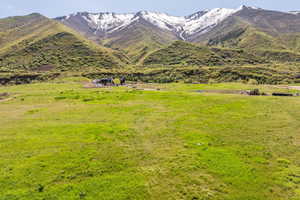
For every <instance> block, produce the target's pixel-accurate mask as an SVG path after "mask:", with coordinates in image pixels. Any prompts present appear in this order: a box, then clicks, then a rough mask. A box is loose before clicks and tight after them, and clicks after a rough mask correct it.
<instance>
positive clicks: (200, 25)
mask: <svg viewBox="0 0 300 200" xmlns="http://www.w3.org/2000/svg"><path fill="white" fill-rule="evenodd" d="M243 8H244V7H240V8H238V9H227V8H215V9H212V10H204V11H200V12H197V13H194V14H192V15H189V16H185V17H177V16H172V15H168V14H166V13H160V12H149V11H140V12H138V13H128V14H116V13H77V14H72V15H69V16H66V17H60V18H58V20H60V21H63V22H65V21H69V20H72V19H73V18H75V17H81V18H82V19H83V20H84V21H86V23H87V24H88V26H89V27H90V28H91V29H93V30H94V34H98V33H100V32H101V33H105V34H110V33H113V32H115V31H119V30H122V29H124V28H126V27H127V26H129V25H130V24H132V23H133V22H135V21H137V20H139V19H143V20H145V21H147V22H149V23H150V24H152V25H154V26H156V27H158V28H160V29H162V30H166V31H171V32H174V33H175V34H177V35H178V37H179V38H181V39H183V40H185V37H188V36H190V35H192V34H195V33H197V34H203V33H205V32H207V31H209V30H211V29H212V28H213V27H215V26H216V25H218V24H219V23H220V22H222V21H223V20H225V19H226V18H227V17H229V16H231V15H233V14H234V13H236V12H238V11H240V10H241V9H243Z"/></svg>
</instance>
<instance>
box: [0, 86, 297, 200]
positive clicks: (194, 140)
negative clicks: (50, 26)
mask: <svg viewBox="0 0 300 200" xmlns="http://www.w3.org/2000/svg"><path fill="white" fill-rule="evenodd" d="M141 87H142V86H141V85H140V86H138V88H141ZM138 88H130V87H111V88H90V89H86V88H83V87H82V82H80V81H78V82H76V81H74V80H72V81H60V82H51V83H38V84H29V85H18V86H7V87H0V93H4V92H8V93H17V94H18V96H17V97H16V98H14V99H12V100H10V101H5V102H0V117H1V121H0V127H1V129H0V151H1V154H0V166H1V167H0V188H1V190H0V199H22V200H26V199H28V200H32V199H49V200H50V199H100V200H101V199H105V200H108V199H111V200H116V199H118V200H121V199H153V200H156V199H187V200H192V199H194V200H196V199H199V200H200V199H212V200H223V199H225V200H226V199H227V200H233V199H234V200H250V199H251V200H254V199H255V200H274V199H276V200H298V199H300V189H299V183H300V178H299V177H300V159H299V158H300V120H299V119H300V98H299V97H294V98H282V97H273V96H247V95H236V94H218V93H196V92H195V91H197V90H251V89H255V88H259V89H260V90H261V91H264V92H269V93H272V92H287V91H288V90H287V89H282V88H274V87H272V86H263V85H262V86H260V85H259V86H249V85H243V84H237V83H227V84H208V85H204V84H203V85H193V84H152V85H151V86H149V87H147V85H144V86H143V88H159V89H160V90H155V91H154V90H153V91H152V90H139V89H138Z"/></svg>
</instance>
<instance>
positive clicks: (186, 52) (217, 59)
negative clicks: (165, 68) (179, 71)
mask: <svg viewBox="0 0 300 200" xmlns="http://www.w3.org/2000/svg"><path fill="white" fill-rule="evenodd" d="M263 62H265V61H264V60H263V59H261V58H259V57H257V56H255V55H253V54H250V53H247V52H246V51H243V50H236V49H224V48H210V47H206V46H198V45H195V44H191V43H188V42H183V41H176V42H174V43H173V44H171V45H169V46H168V47H166V48H163V49H160V50H158V51H155V52H154V53H152V54H150V55H149V56H148V57H147V58H146V59H145V60H144V64H145V65H182V66H191V65H198V66H199V65H204V66H216V65H225V64H235V65H242V64H258V63H263Z"/></svg>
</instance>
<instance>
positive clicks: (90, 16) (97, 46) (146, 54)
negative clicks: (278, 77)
mask: <svg viewBox="0 0 300 200" xmlns="http://www.w3.org/2000/svg"><path fill="white" fill-rule="evenodd" d="M178 41H181V42H178ZM299 49H300V12H297V11H293V12H281V11H271V10H265V9H261V8H255V7H247V6H241V7H239V8H238V9H227V8H215V9H211V10H203V11H199V12H197V13H194V14H191V15H188V16H183V17H178V16H171V15H168V14H165V13H159V12H149V11H140V12H137V13H125V14H117V13H107V12H106V13H89V12H78V13H74V14H70V15H68V16H62V17H57V18H54V19H49V18H47V17H45V16H42V15H40V14H37V13H34V14H30V15H27V16H18V17H8V18H4V19H0V71H4V72H5V71H18V70H28V69H32V70H38V69H39V68H40V67H42V66H47V65H51V66H52V67H54V68H57V69H59V70H80V69H84V70H88V69H93V68H120V67H122V66H125V65H148V66H151V65H174V64H176V65H206V66H212V65H227V64H237V65H239V64H257V63H270V62H287V61H289V62H298V61H300V54H298V51H299ZM178 58H180V59H178Z"/></svg>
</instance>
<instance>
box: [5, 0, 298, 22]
mask: <svg viewBox="0 0 300 200" xmlns="http://www.w3.org/2000/svg"><path fill="white" fill-rule="evenodd" d="M240 5H249V6H256V7H261V8H265V9H272V10H282V11H291V10H300V0H180V1H179V0H147V1H146V0H0V18H2V17H6V16H15V15H25V14H29V13H33V12H38V13H41V14H43V15H46V16H48V17H57V16H62V15H66V14H70V13H74V12H77V11H90V12H105V11H109V12H117V13H119V12H136V11H140V10H149V11H160V12H166V13H169V14H172V15H177V16H184V15H188V14H192V13H194V12H197V11H199V10H203V9H207V8H208V9H209V8H217V7H224V8H237V7H239V6H240Z"/></svg>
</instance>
